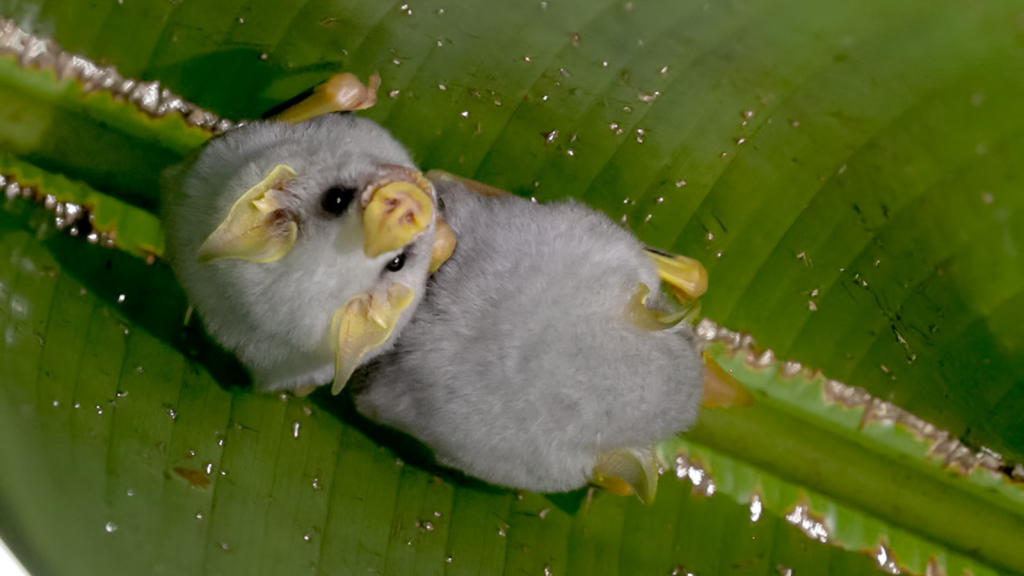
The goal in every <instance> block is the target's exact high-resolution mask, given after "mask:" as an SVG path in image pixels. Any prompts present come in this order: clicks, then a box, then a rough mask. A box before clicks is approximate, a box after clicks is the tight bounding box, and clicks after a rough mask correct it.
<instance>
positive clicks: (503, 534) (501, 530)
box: [498, 526, 506, 538]
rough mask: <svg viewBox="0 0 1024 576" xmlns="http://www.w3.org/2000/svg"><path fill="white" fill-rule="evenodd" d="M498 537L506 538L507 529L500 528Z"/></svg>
mask: <svg viewBox="0 0 1024 576" xmlns="http://www.w3.org/2000/svg"><path fill="white" fill-rule="evenodd" d="M498 536H501V537H502V538H504V537H505V536H506V534H505V529H504V528H502V527H500V526H499V527H498Z"/></svg>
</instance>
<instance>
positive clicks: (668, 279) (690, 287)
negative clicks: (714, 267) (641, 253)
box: [647, 249, 708, 302]
mask: <svg viewBox="0 0 1024 576" xmlns="http://www.w3.org/2000/svg"><path fill="white" fill-rule="evenodd" d="M647 255H648V256H650V257H651V260H654V264H655V265H656V266H657V267H658V276H659V277H660V278H661V281H662V282H664V283H665V284H666V285H668V287H669V289H670V290H671V291H672V293H673V294H674V295H675V296H676V298H679V300H680V301H681V302H689V301H691V300H695V299H697V298H699V297H700V296H701V295H703V294H704V293H705V292H707V291H708V271H707V270H705V269H704V266H703V265H702V264H701V263H700V262H698V261H696V260H694V259H693V258H687V257H686V256H677V255H674V254H661V253H659V252H656V251H654V250H650V249H648V251H647Z"/></svg>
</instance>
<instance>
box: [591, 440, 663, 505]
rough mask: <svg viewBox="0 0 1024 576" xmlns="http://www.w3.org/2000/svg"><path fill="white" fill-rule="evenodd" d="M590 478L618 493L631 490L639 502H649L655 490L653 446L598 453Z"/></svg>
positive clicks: (656, 464)
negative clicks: (592, 476)
mask: <svg viewBox="0 0 1024 576" xmlns="http://www.w3.org/2000/svg"><path fill="white" fill-rule="evenodd" d="M591 482H592V483H594V484H596V485H597V486H600V487H602V488H604V489H605V490H607V491H609V492H611V493H612V494H618V495H620V496H625V495H627V494H629V493H631V492H632V493H634V494H636V495H637V497H638V498H640V502H643V503H644V504H647V505H650V504H652V503H653V502H654V495H655V494H656V493H657V491H658V461H657V459H656V458H655V456H654V450H652V449H650V448H647V449H642V450H639V449H636V448H619V449H617V450H612V451H610V452H605V453H604V454H601V455H600V456H598V458H597V463H596V464H594V478H593V480H591Z"/></svg>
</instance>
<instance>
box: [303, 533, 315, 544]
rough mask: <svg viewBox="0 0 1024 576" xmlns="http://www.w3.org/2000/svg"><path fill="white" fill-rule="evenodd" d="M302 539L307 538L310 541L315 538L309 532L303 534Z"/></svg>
mask: <svg viewBox="0 0 1024 576" xmlns="http://www.w3.org/2000/svg"><path fill="white" fill-rule="evenodd" d="M302 539H303V540H305V541H306V542H310V541H311V540H313V537H312V536H310V535H309V534H303V535H302Z"/></svg>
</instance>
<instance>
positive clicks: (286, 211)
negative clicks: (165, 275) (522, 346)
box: [164, 114, 436, 387]
mask: <svg viewBox="0 0 1024 576" xmlns="http://www.w3.org/2000/svg"><path fill="white" fill-rule="evenodd" d="M179 172H180V173H179V174H178V176H177V180H178V182H179V184H178V185H177V186H175V185H169V186H165V194H164V210H165V217H166V220H167V231H168V232H167V233H168V242H167V244H168V253H169V256H170V258H171V262H172V265H174V266H175V269H176V271H177V272H178V276H179V278H180V279H181V281H182V284H183V285H184V287H185V289H186V290H187V291H188V292H189V296H190V298H191V299H192V300H193V304H194V305H195V306H196V308H197V310H198V311H199V312H200V314H201V315H202V316H203V319H204V321H205V322H206V324H207V327H208V329H209V330H210V332H211V333H212V334H213V335H214V337H215V338H217V339H218V340H220V341H221V343H222V344H223V345H225V346H226V347H228V348H232V349H234V350H236V352H238V353H239V356H240V357H242V359H243V361H245V362H246V363H247V364H259V363H260V362H261V359H260V358H261V357H263V356H265V355H266V354H267V353H268V352H267V351H266V350H265V349H266V348H272V346H273V342H274V340H275V339H288V340H290V341H291V342H294V343H296V345H297V346H299V347H300V348H301V349H304V350H305V349H309V350H313V349H316V350H319V351H320V352H323V351H324V350H327V351H331V350H333V355H334V356H335V364H336V367H337V371H338V378H339V379H342V377H344V378H343V380H347V377H348V375H349V374H350V373H351V370H352V369H354V368H355V366H357V365H358V364H359V363H360V362H361V361H362V360H363V359H369V356H372V355H373V353H374V352H375V351H377V350H378V349H379V348H381V347H382V346H383V345H384V344H385V343H388V342H389V341H390V340H391V337H392V336H393V335H394V334H397V328H399V327H400V326H399V325H400V324H402V323H404V321H405V320H407V319H408V316H410V315H411V311H412V308H411V307H410V305H412V304H415V303H416V302H417V301H418V298H419V297H420V296H421V295H422V292H423V288H424V285H425V282H426V277H427V270H428V267H429V265H430V258H431V248H432V245H433V241H434V231H435V212H436V206H435V200H434V195H433V191H432V189H431V186H430V184H429V183H428V182H427V181H426V180H424V179H423V178H422V177H421V176H420V174H419V171H418V170H417V169H416V167H415V165H414V164H413V162H412V159H411V157H410V156H409V153H408V152H407V151H406V150H405V148H404V147H403V146H402V145H401V144H400V143H398V141H397V140H395V139H394V138H393V137H392V136H391V135H390V134H389V133H388V132H387V130H385V129H384V128H382V127H380V126H378V125H377V124H375V123H373V122H371V121H369V120H366V119H361V118H358V117H355V116H351V115H340V114H329V115H324V116H319V117H317V118H314V119H312V120H309V121H307V122H303V123H301V124H298V125H289V124H285V123H282V122H255V123H251V124H247V125H244V126H242V127H240V128H238V129H235V130H232V131H231V132H228V133H227V134H225V135H223V136H221V137H219V138H216V139H214V140H212V141H211V142H210V143H209V144H208V145H207V146H206V147H205V148H204V149H203V150H202V151H201V152H200V153H199V154H198V155H197V156H196V157H195V158H194V159H193V160H192V161H191V163H190V164H187V165H186V166H185V167H184V168H182V169H181V170H180V171H179ZM407 308H408V311H407V313H405V314H403V313H402V311H403V310H405V309H407ZM263 340H267V344H268V345H267V346H262V347H256V348H259V350H258V351H253V353H252V356H253V358H252V360H251V361H250V360H249V359H247V358H246V356H247V353H246V352H247V351H246V350H245V349H244V348H246V346H245V345H246V344H247V343H251V342H254V341H263ZM257 372H258V370H257ZM257 380H259V377H257ZM266 387H274V384H273V383H269V384H267V385H266Z"/></svg>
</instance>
